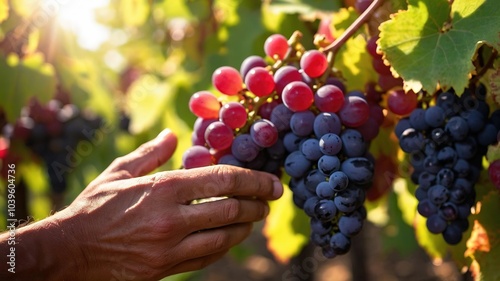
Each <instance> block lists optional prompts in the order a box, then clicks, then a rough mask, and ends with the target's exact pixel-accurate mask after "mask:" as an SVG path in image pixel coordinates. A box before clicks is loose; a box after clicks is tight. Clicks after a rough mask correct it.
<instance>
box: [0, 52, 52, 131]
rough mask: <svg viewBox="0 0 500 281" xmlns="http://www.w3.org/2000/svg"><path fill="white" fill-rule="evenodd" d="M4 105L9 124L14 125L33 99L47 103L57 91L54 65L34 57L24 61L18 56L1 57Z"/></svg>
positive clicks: (38, 55)
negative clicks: (34, 97)
mask: <svg viewBox="0 0 500 281" xmlns="http://www.w3.org/2000/svg"><path fill="white" fill-rule="evenodd" d="M0 85H2V91H0V101H2V104H1V106H2V108H3V109H4V111H5V113H6V115H7V120H9V122H13V121H14V120H16V119H17V117H18V116H19V114H20V113H21V108H22V107H23V106H24V105H25V104H26V103H27V102H28V100H29V99H30V97H32V96H36V97H37V98H38V100H39V101H41V102H42V103H44V102H47V101H48V100H49V99H50V98H51V97H52V95H53V94H54V91H55V86H56V78H55V75H54V68H53V67H52V65H50V64H47V63H45V61H44V58H43V55H42V54H40V53H34V54H31V55H28V56H26V57H24V58H22V59H20V58H19V57H18V56H17V55H15V54H10V55H8V56H7V57H0Z"/></svg>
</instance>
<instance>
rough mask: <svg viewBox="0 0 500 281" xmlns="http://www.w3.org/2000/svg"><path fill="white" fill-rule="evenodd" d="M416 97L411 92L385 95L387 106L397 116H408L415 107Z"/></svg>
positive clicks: (395, 92)
mask: <svg viewBox="0 0 500 281" xmlns="http://www.w3.org/2000/svg"><path fill="white" fill-rule="evenodd" d="M417 102H418V100H417V95H416V94H415V92H413V91H409V92H408V93H405V92H404V91H403V90H395V91H390V92H389V93H388V95H387V106H388V108H389V110H390V111H391V112H393V113H394V114H397V115H401V116H405V115H409V114H410V113H411V112H412V111H413V110H414V109H415V108H416V107H417Z"/></svg>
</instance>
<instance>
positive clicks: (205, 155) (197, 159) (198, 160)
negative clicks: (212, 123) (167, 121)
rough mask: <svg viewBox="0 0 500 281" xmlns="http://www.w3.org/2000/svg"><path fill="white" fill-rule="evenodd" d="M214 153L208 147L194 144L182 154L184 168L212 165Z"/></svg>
mask: <svg viewBox="0 0 500 281" xmlns="http://www.w3.org/2000/svg"><path fill="white" fill-rule="evenodd" d="M212 161H213V160H212V155H210V151H209V150H208V148H206V147H204V146H201V145H194V146H192V147H190V148H188V149H187V150H186V151H185V152H184V154H183V155H182V165H183V166H184V169H192V168H198V167H205V166H210V165H212V163H213V162H212Z"/></svg>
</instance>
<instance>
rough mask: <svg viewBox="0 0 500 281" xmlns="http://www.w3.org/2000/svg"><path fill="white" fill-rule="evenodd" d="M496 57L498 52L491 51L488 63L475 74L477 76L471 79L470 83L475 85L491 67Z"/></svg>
mask: <svg viewBox="0 0 500 281" xmlns="http://www.w3.org/2000/svg"><path fill="white" fill-rule="evenodd" d="M497 57H498V51H497V50H495V49H493V50H492V53H491V55H490V57H489V58H488V61H487V62H486V63H485V64H484V66H483V67H482V68H481V69H480V70H479V71H478V72H477V74H476V75H475V76H474V77H473V78H472V79H471V83H473V84H475V83H476V82H477V81H479V79H481V77H483V75H484V74H486V71H488V69H490V68H491V67H492V66H493V62H494V61H495V59H496V58H497Z"/></svg>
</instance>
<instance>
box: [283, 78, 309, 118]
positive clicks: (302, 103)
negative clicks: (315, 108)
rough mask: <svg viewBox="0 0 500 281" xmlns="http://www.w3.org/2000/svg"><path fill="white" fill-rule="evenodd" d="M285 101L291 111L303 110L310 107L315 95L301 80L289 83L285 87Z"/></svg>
mask: <svg viewBox="0 0 500 281" xmlns="http://www.w3.org/2000/svg"><path fill="white" fill-rule="evenodd" d="M282 98H283V103H284V104H285V105H286V107H288V108H289V109H290V110H291V111H294V112H297V111H303V110H306V109H308V108H309V107H310V106H311V105H312V103H313V102H314V95H313V92H312V90H311V88H309V86H308V85H307V84H306V83H304V82H300V81H295V82H292V83H290V84H288V85H287V86H286V87H285V89H283V94H282Z"/></svg>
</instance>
